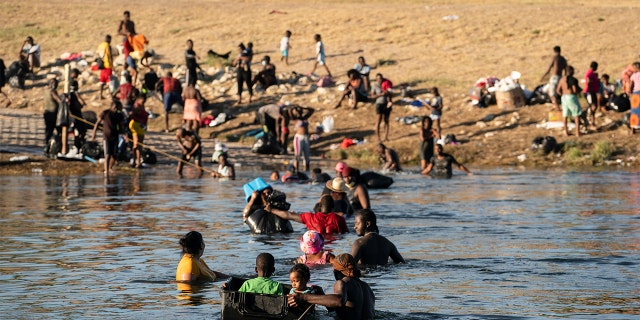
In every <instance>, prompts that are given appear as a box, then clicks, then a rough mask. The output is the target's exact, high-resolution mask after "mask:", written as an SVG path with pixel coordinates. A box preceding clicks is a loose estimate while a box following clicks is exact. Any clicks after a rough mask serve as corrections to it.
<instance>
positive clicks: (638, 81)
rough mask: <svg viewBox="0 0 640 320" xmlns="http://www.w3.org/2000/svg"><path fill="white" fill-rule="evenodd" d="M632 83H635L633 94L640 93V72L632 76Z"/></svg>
mask: <svg viewBox="0 0 640 320" xmlns="http://www.w3.org/2000/svg"><path fill="white" fill-rule="evenodd" d="M631 82H633V88H632V92H637V91H640V72H636V73H634V74H632V75H631Z"/></svg>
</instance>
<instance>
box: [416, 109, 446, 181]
mask: <svg viewBox="0 0 640 320" xmlns="http://www.w3.org/2000/svg"><path fill="white" fill-rule="evenodd" d="M440 138H441V136H440V133H439V132H438V130H435V129H433V120H432V119H431V117H423V118H422V126H421V127H420V170H424V169H425V168H427V164H428V163H429V161H431V157H433V148H434V143H435V140H436V139H440Z"/></svg>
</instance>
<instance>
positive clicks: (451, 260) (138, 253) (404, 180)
mask: <svg viewBox="0 0 640 320" xmlns="http://www.w3.org/2000/svg"><path fill="white" fill-rule="evenodd" d="M172 173H173V172H171V173H163V172H153V171H141V172H138V173H136V174H133V175H116V176H114V177H110V178H109V179H106V180H105V179H104V178H103V177H102V176H83V177H44V176H27V177H3V184H2V185H1V186H0V194H1V195H2V196H1V198H0V199H1V201H0V222H1V224H0V238H1V241H2V247H1V248H0V285H1V286H2V288H3V290H2V291H1V292H0V309H2V310H4V311H5V313H6V314H7V315H6V317H7V318H25V317H28V318H35V317H38V315H42V316H46V317H47V318H105V317H108V318H153V317H158V318H178V317H180V318H185V317H186V318H210V317H213V318H216V317H218V316H219V310H220V305H219V304H220V294H219V288H218V286H219V285H220V282H217V283H212V284H204V285H201V286H184V285H183V284H178V283H175V282H173V280H174V277H175V268H176V266H177V263H178V261H179V258H180V246H179V245H178V239H179V238H180V236H181V235H183V234H184V233H185V232H186V231H188V230H199V231H201V232H202V233H203V236H204V237H205V241H206V243H207V248H206V252H205V254H204V257H205V259H206V260H207V262H208V263H209V265H210V266H211V267H213V268H214V269H216V270H220V271H222V272H225V273H230V274H234V275H238V276H245V277H251V276H253V275H254V271H253V266H254V262H255V256H256V255H257V254H258V253H260V252H271V253H272V254H274V256H275V257H276V273H275V275H274V278H275V279H276V280H279V281H283V282H287V283H288V282H289V280H288V278H289V277H288V271H289V269H290V267H291V265H292V261H293V260H294V259H295V258H296V257H298V256H299V255H300V254H301V253H300V250H299V246H298V239H299V237H300V236H301V234H302V233H303V231H304V230H303V228H302V225H300V224H294V228H295V230H296V231H295V232H294V233H293V234H286V235H273V236H268V235H250V234H249V232H248V228H247V227H246V226H245V225H243V224H242V222H241V219H240V215H241V210H242V208H243V207H244V203H243V200H242V199H243V193H242V190H241V186H242V184H243V183H245V182H247V181H248V180H249V179H250V178H253V177H252V176H251V177H250V176H249V174H248V173H245V176H244V177H240V178H239V179H238V180H236V181H222V182H220V181H216V180H213V179H210V178H207V177H202V178H198V177H197V176H194V177H189V176H187V177H186V178H182V179H177V178H176V177H175V176H174V175H173V174H172ZM260 174H261V175H262V176H265V177H266V176H267V175H268V172H260ZM395 181H396V182H395V184H394V185H393V186H392V187H391V188H390V189H388V190H374V191H371V197H372V203H373V208H374V210H375V211H376V212H377V214H378V220H379V222H378V224H379V226H380V231H381V233H382V234H383V235H385V236H387V237H389V238H390V239H391V240H392V241H393V242H394V243H395V244H396V245H397V246H398V248H399V249H400V251H401V253H402V254H403V256H404V257H405V259H407V261H408V263H407V264H404V265H394V266H386V267H379V268H369V269H366V270H365V272H364V274H365V275H364V277H365V281H367V282H369V283H370V284H371V287H372V289H373V290H374V292H375V294H376V296H377V301H376V309H377V310H379V312H378V316H377V318H378V319H394V318H395V319H422V318H452V319H453V318H455V319H460V318H462V319H465V318H468V319H476V318H479V317H481V318H482V317H497V316H500V317H505V318H517V317H520V316H523V317H539V316H542V317H566V316H568V315H574V316H575V315H581V316H586V315H597V314H607V316H606V317H607V318H616V314H618V315H620V314H621V316H620V318H624V316H622V315H625V314H626V315H627V316H628V315H629V314H634V313H635V314H637V313H638V307H637V306H638V305H639V304H640V301H639V300H640V291H639V289H638V288H640V280H638V276H637V269H638V261H640V259H639V258H640V253H639V251H640V174H639V173H637V172H628V171H624V172H588V173H578V172H553V173H543V172H518V171H507V170H503V171H489V172H484V173H482V172H481V173H478V174H476V175H474V176H469V177H467V176H456V177H454V179H451V180H430V179H425V178H423V177H420V176H416V175H402V176H397V177H395ZM275 187H276V188H278V189H281V190H282V191H284V192H286V193H287V196H288V201H290V202H291V203H292V209H293V210H296V211H308V210H311V208H312V207H313V204H314V203H315V201H316V200H317V197H318V195H319V194H320V192H321V187H320V186H317V185H316V186H314V185H276V186H275ZM348 223H349V225H350V226H351V227H352V226H353V221H352V218H351V219H349V220H348ZM355 238H356V236H355V235H354V234H353V233H351V234H346V235H339V236H336V238H335V239H333V241H328V242H327V248H328V249H331V250H333V251H334V252H336V253H341V252H348V251H349V250H350V247H351V243H352V242H353V240H354V239H355ZM311 283H313V284H318V285H321V286H322V287H323V289H324V290H325V291H327V292H331V291H332V283H333V281H332V273H331V270H330V269H327V268H326V267H324V268H323V267H320V268H318V269H314V270H313V272H312V279H311ZM321 309H322V308H321ZM320 318H321V319H322V318H327V314H326V312H324V311H323V312H321V315H320Z"/></svg>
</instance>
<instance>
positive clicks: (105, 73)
mask: <svg viewBox="0 0 640 320" xmlns="http://www.w3.org/2000/svg"><path fill="white" fill-rule="evenodd" d="M111 73H112V69H111V68H104V69H101V70H100V83H109V80H111Z"/></svg>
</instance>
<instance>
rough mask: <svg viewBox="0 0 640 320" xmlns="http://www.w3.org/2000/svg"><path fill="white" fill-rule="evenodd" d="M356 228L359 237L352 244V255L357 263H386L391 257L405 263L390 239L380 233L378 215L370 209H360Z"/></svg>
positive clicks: (395, 260)
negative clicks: (377, 221) (377, 222)
mask: <svg viewBox="0 0 640 320" xmlns="http://www.w3.org/2000/svg"><path fill="white" fill-rule="evenodd" d="M354 229H355V231H356V234H357V235H358V237H360V238H358V239H356V241H354V242H353V245H352V246H351V255H352V256H353V258H354V260H355V261H356V262H357V263H360V264H365V265H386V264H387V263H388V262H389V258H391V260H393V262H394V263H404V262H405V261H404V258H402V255H400V253H399V252H398V249H396V246H395V245H394V244H393V243H392V242H391V241H389V239H387V238H385V237H383V236H381V235H379V234H378V225H377V224H376V215H375V213H373V211H371V210H370V209H362V210H358V212H357V213H356V217H355V226H354Z"/></svg>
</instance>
